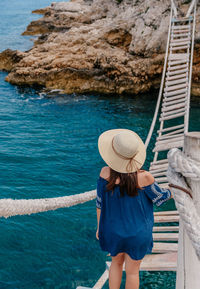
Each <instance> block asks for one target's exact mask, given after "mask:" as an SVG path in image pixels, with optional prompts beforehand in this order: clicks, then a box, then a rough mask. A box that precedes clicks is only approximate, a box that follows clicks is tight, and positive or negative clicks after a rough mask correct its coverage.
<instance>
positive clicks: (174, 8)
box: [171, 0, 178, 17]
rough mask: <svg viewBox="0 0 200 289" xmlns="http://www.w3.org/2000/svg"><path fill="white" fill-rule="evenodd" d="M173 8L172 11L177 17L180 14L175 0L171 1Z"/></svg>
mask: <svg viewBox="0 0 200 289" xmlns="http://www.w3.org/2000/svg"><path fill="white" fill-rule="evenodd" d="M171 7H172V10H173V14H174V16H175V17H177V15H178V12H177V8H176V5H175V3H174V1H173V0H171Z"/></svg>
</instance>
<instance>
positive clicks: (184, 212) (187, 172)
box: [167, 149, 200, 259]
mask: <svg viewBox="0 0 200 289" xmlns="http://www.w3.org/2000/svg"><path fill="white" fill-rule="evenodd" d="M168 162H169V167H168V172H167V177H168V181H169V183H173V185H176V186H179V187H182V188H184V189H186V190H188V191H190V188H188V185H187V183H186V180H185V178H189V179H190V180H193V181H199V180H200V167H199V164H197V163H195V161H194V160H192V159H190V158H188V157H186V156H185V155H184V154H183V153H182V152H181V151H180V150H178V149H172V150H170V151H169V153H168ZM173 194H174V200H175V204H176V208H177V210H178V212H179V215H180V217H181V220H182V221H183V225H184V228H185V229H186V231H187V234H188V236H189V238H190V240H191V243H192V245H193V247H194V249H195V251H196V254H197V256H198V258H199V259H200V216H199V213H198V212H197V209H196V207H195V203H194V201H193V199H192V198H191V197H190V196H189V195H188V194H186V193H185V192H183V191H182V190H180V189H177V188H174V187H173Z"/></svg>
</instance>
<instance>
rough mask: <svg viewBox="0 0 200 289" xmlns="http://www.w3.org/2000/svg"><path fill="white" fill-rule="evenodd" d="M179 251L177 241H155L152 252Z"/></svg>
mask: <svg viewBox="0 0 200 289" xmlns="http://www.w3.org/2000/svg"><path fill="white" fill-rule="evenodd" d="M158 228H159V227H158ZM177 251H178V244H177V243H159V242H154V244H153V250H152V253H168V252H177Z"/></svg>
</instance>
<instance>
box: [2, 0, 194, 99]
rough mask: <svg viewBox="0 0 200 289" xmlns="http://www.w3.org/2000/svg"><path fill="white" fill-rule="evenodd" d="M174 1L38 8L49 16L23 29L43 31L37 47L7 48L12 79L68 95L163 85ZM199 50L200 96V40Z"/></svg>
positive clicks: (80, 2)
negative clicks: (26, 48)
mask: <svg viewBox="0 0 200 289" xmlns="http://www.w3.org/2000/svg"><path fill="white" fill-rule="evenodd" d="M170 5H171V1H157V0H145V1H144V0H124V1H123V2H122V3H121V4H118V3H117V1H116V0H109V1H107V0H93V1H90V0H73V1H70V2H55V3H52V4H51V6H50V7H47V8H44V9H40V10H36V11H34V12H36V13H40V14H43V17H42V18H40V19H39V20H37V21H32V22H31V23H30V24H29V25H28V27H27V29H26V31H25V32H24V33H23V34H24V35H38V39H37V40H36V41H35V43H34V46H33V48H32V49H30V50H29V51H27V52H24V53H23V52H19V51H10V50H6V51H4V52H2V53H1V54H0V69H4V70H7V71H9V72H10V73H9V74H8V76H7V77H6V80H7V81H9V82H10V83H13V84H19V85H21V84H28V85H32V84H39V85H43V86H45V87H46V88H49V89H62V90H64V91H65V92H66V93H73V92H76V93H85V92H101V93H118V94H122V93H131V94H137V93H139V92H146V91H148V90H150V89H151V88H158V87H159V85H160V76H161V73H162V66H163V61H164V52H165V45H166V41H167V33H168V24H169V14H170ZM197 27H199V25H198V26H197ZM197 31H198V28H197ZM197 38H199V35H198V34H197ZM195 49H196V54H195V66H194V85H193V87H194V92H195V93H197V94H200V89H198V85H199V68H198V67H200V66H199V61H200V59H199V54H198V49H200V46H199V45H198V43H197V44H196V46H195ZM8 51H9V53H8Z"/></svg>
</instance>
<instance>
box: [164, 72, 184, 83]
mask: <svg viewBox="0 0 200 289" xmlns="http://www.w3.org/2000/svg"><path fill="white" fill-rule="evenodd" d="M175 79H177V81H179V79H185V80H187V81H188V74H187V73H182V74H178V75H174V76H167V77H166V81H170V82H171V81H174V80H175Z"/></svg>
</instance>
